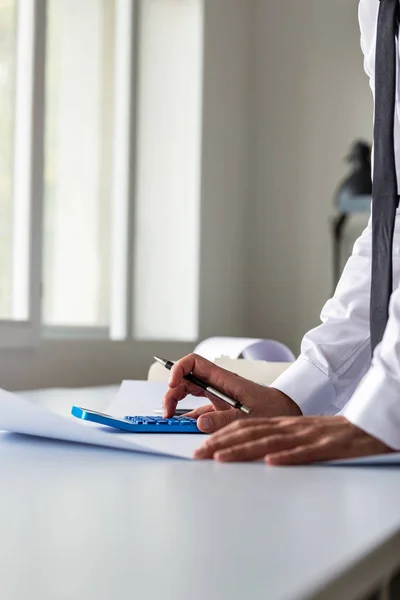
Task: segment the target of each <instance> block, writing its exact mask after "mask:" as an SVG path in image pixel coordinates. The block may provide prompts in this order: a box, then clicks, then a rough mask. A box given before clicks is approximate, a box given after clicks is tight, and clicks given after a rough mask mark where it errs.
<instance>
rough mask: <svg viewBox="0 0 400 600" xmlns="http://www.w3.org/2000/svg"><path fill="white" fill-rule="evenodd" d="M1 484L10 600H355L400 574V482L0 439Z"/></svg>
mask: <svg viewBox="0 0 400 600" xmlns="http://www.w3.org/2000/svg"><path fill="white" fill-rule="evenodd" d="M113 391H114V390H113V389H112V388H110V389H108V390H107V389H105V390H97V391H96V390H92V391H91V392H87V391H85V392H82V391H76V392H72V391H68V392H66V391H60V392H59V402H64V401H66V402H68V403H69V404H71V403H75V402H77V403H78V402H79V401H82V397H83V396H82V394H83V393H84V394H85V403H86V404H88V401H89V400H87V397H86V394H88V393H89V394H91V395H92V396H91V405H92V406H93V405H94V404H95V403H96V399H97V398H98V399H99V406H101V407H104V405H105V404H106V403H107V401H108V396H109V395H111V394H112V393H113ZM31 396H32V394H31ZM33 396H34V397H35V398H36V400H37V401H40V402H43V403H46V402H47V401H48V398H49V397H50V395H49V393H48V392H47V393H46V392H43V393H38V392H35V393H34V394H33ZM86 400H87V401H86ZM0 481H1V493H0V598H1V600H39V599H40V600H75V599H76V600H109V599H112V600H125V599H128V598H129V599H131V598H132V599H135V600H136V599H138V600H148V599H151V600H153V599H154V600H156V599H162V600H225V599H226V600H261V599H262V600H302V599H311V598H313V599H317V598H318V599H323V600H330V599H335V600H337V599H339V600H346V599H349V600H350V599H351V600H354V599H355V598H364V597H365V596H364V595H363V594H364V593H365V592H366V591H367V590H369V589H370V588H371V584H374V583H377V582H379V580H380V579H382V577H383V576H384V575H385V573H386V572H389V571H390V570H391V569H393V568H394V566H395V565H396V563H397V564H398V565H399V566H400V469H393V468H380V469H371V468H359V469H344V468H320V467H310V468H296V469H292V468H281V469H277V468H275V469H273V468H267V467H266V466H264V465H263V464H261V463H258V464H236V465H220V464H214V463H213V462H190V461H183V460H182V461H181V460H174V459H169V458H158V457H152V456H144V455H135V454H134V453H130V452H123V451H115V450H106V449H102V448H93V447H90V446H78V445H73V444H67V443H62V442H51V441H45V440H39V439H36V438H28V437H24V436H18V435H14V434H5V433H1V434H0Z"/></svg>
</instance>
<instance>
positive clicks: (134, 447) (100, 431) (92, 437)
mask: <svg viewBox="0 0 400 600" xmlns="http://www.w3.org/2000/svg"><path fill="white" fill-rule="evenodd" d="M166 389H167V384H166V383H159V382H149V381H124V382H123V383H122V385H121V387H120V389H119V391H118V393H117V395H116V396H115V398H114V400H113V402H112V403H111V404H110V406H109V407H108V409H107V410H106V412H107V413H109V414H111V415H113V416H115V417H124V416H125V415H129V414H134V415H149V414H152V411H153V409H155V408H160V407H161V402H162V398H163V396H164V393H165V391H166ZM201 404H204V398H195V397H194V396H188V398H185V400H184V401H183V402H181V403H180V405H181V406H182V407H183V408H195V407H196V406H199V405H201ZM71 406H72V404H71ZM84 408H89V407H84ZM92 408H93V407H92ZM0 430H5V431H10V432H15V433H22V434H26V435H33V436H38V437H44V438H51V439H56V440H66V441H69V442H77V443H83V444H91V445H95V446H105V447H109V448H118V449H121V450H130V451H133V452H143V453H150V454H158V455H165V456H174V457H179V458H186V459H188V458H192V456H193V452H194V450H195V449H196V448H197V447H198V446H199V445H200V443H201V441H202V440H203V439H204V438H203V436H201V435H196V434H173V433H169V434H153V433H150V434H149V433H147V434H143V433H142V434H140V433H139V434H136V433H124V432H121V431H120V430H117V429H113V428H111V427H104V426H101V425H96V424H94V423H88V422H85V421H80V420H78V419H76V418H75V417H72V416H63V415H60V414H57V413H56V412H52V411H51V410H49V409H47V408H44V407H42V406H39V405H38V404H36V403H35V402H32V401H30V400H26V399H24V398H22V397H20V396H18V395H17V394H12V393H10V392H6V391H4V390H1V389H0ZM319 465H321V466H322V465H326V466H348V467H351V466H362V465H365V466H379V465H382V466H383V465H399V466H400V452H398V453H393V454H383V455H379V456H367V457H363V458H357V459H348V460H341V461H331V462H326V463H319Z"/></svg>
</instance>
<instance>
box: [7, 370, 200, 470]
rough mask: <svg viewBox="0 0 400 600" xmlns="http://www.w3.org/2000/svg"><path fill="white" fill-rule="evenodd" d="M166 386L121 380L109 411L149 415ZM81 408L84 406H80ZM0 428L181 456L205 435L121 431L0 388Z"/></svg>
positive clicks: (190, 452)
mask: <svg viewBox="0 0 400 600" xmlns="http://www.w3.org/2000/svg"><path fill="white" fill-rule="evenodd" d="M166 388H167V386H166V384H164V383H161V384H160V383H153V382H148V381H135V382H124V384H123V385H122V386H121V388H120V390H119V392H118V394H117V396H116V398H115V402H113V403H112V404H111V406H110V407H109V411H110V413H111V414H113V415H115V416H122V415H123V416H125V415H126V414H133V415H134V414H142V415H143V414H148V415H151V414H152V411H153V408H159V407H160V406H161V402H162V397H163V395H164V392H165V390H166ZM191 403H192V406H198V405H199V400H198V399H197V398H193V397H189V398H188V399H186V400H185V404H186V406H187V407H190V406H191ZM182 405H183V403H182ZM71 406H72V404H71ZM83 408H85V407H84V406H83ZM0 429H2V430H5V431H12V432H15V433H23V434H27V435H35V436H39V437H45V438H51V439H57V440H66V441H70V442H79V443H83V444H92V445H97V446H106V447H109V448H119V449H122V450H131V451H135V452H146V453H152V454H163V455H167V456H176V457H180V458H192V456H193V452H194V450H195V449H196V448H197V447H198V446H199V445H200V444H201V442H202V440H203V439H204V435H201V434H173V433H172V434H171V433H169V434H140V433H137V434H135V433H121V431H120V430H117V429H113V428H111V427H103V426H100V425H96V424H93V423H87V422H85V421H81V420H79V419H77V418H75V417H73V416H68V417H65V416H61V415H58V414H55V413H53V412H51V411H50V410H47V409H46V408H43V407H42V406H38V405H36V404H34V403H33V402H30V401H29V400H25V399H23V398H21V397H19V396H18V395H16V394H12V393H10V392H6V391H4V390H0Z"/></svg>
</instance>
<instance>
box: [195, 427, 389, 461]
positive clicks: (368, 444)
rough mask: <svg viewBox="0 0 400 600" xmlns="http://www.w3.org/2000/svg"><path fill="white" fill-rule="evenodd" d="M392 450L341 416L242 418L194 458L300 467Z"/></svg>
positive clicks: (200, 449)
mask: <svg viewBox="0 0 400 600" xmlns="http://www.w3.org/2000/svg"><path fill="white" fill-rule="evenodd" d="M389 452H393V450H392V449H391V448H389V447H388V446H385V444H383V443H382V442H380V441H379V440H377V439H375V438H374V437H372V436H370V435H369V434H367V433H365V432H364V431H362V430H361V429H359V428H358V427H356V426H355V425H353V424H352V423H350V422H349V421H347V419H345V418H344V417H300V418H299V417H289V418H273V419H249V418H247V419H243V420H241V421H238V422H236V423H233V424H232V425H229V426H228V427H225V428H224V429H222V430H221V431H218V432H217V433H214V435H212V436H210V437H209V438H208V439H207V440H206V441H205V442H204V444H203V445H202V446H201V447H200V448H199V449H198V450H197V451H196V453H195V458H214V459H215V460H218V461H223V462H228V461H244V460H246V461H248V460H258V459H260V458H263V459H264V460H265V462H267V463H268V464H270V465H300V464H308V463H312V462H318V461H324V460H336V459H344V458H355V457H359V456H370V455H372V454H385V453H389Z"/></svg>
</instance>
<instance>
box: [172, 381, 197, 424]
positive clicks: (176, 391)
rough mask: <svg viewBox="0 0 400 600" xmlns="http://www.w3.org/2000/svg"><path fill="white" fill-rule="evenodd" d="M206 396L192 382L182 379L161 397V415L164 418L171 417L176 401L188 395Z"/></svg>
mask: <svg viewBox="0 0 400 600" xmlns="http://www.w3.org/2000/svg"><path fill="white" fill-rule="evenodd" d="M189 394H190V395H192V396H206V397H207V394H206V393H205V392H204V391H203V390H201V389H200V388H199V387H197V385H194V383H190V382H189V381H185V380H183V381H182V382H181V384H180V385H178V386H177V387H174V388H172V389H169V390H168V391H167V392H166V394H165V396H164V398H163V415H164V418H165V419H168V418H170V417H173V416H174V414H175V409H176V405H177V404H178V402H180V401H181V400H183V399H184V398H186V396H188V395H189Z"/></svg>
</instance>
